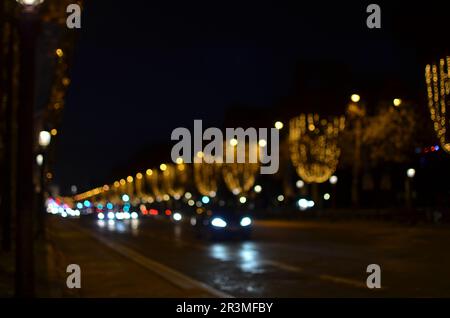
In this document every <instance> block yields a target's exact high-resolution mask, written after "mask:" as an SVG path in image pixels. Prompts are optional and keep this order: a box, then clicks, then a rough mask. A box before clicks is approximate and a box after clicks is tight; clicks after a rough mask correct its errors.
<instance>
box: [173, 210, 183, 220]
mask: <svg viewBox="0 0 450 318" xmlns="http://www.w3.org/2000/svg"><path fill="white" fill-rule="evenodd" d="M182 218H183V216H182V215H181V213H179V212H175V213H174V214H173V219H174V220H175V221H181V219H182Z"/></svg>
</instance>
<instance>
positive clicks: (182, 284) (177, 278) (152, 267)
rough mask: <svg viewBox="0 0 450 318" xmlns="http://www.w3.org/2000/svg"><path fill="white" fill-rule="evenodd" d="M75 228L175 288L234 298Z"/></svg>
mask: <svg viewBox="0 0 450 318" xmlns="http://www.w3.org/2000/svg"><path fill="white" fill-rule="evenodd" d="M73 226H74V227H76V228H77V230H79V231H81V232H84V233H86V234H88V235H90V236H91V237H93V238H95V239H96V240H97V241H99V242H101V243H103V244H104V245H106V246H108V247H109V248H111V249H112V250H114V251H116V252H117V253H119V254H121V255H123V256H125V257H127V258H129V259H131V260H132V261H134V262H135V263H138V264H139V265H141V266H143V267H145V268H146V269H148V270H149V271H151V272H154V273H156V274H158V275H159V276H161V277H163V278H165V279H166V280H168V281H169V282H170V283H172V284H174V285H175V286H178V287H179V288H182V289H185V290H192V289H197V290H203V291H205V292H207V293H208V294H210V295H212V296H214V297H220V298H234V297H233V296H231V295H229V294H227V293H224V292H222V291H220V290H217V289H215V288H213V287H211V286H209V285H207V284H205V283H202V282H200V281H197V280H195V279H193V278H190V277H188V276H186V275H184V274H182V273H180V272H178V271H176V270H174V269H172V268H170V267H167V266H165V265H163V264H161V263H158V262H156V261H154V260H151V259H149V258H147V257H145V256H143V255H142V254H139V253H138V252H136V251H134V250H132V249H130V248H128V247H126V246H124V245H122V244H119V243H115V242H113V241H111V240H109V239H108V238H105V237H103V236H101V235H98V234H96V233H93V232H92V231H89V230H85V229H82V228H80V227H78V226H75V225H73Z"/></svg>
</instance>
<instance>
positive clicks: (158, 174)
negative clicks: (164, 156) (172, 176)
mask: <svg viewBox="0 0 450 318" xmlns="http://www.w3.org/2000/svg"><path fill="white" fill-rule="evenodd" d="M161 166H162V165H161ZM160 168H163V169H161V170H162V171H158V169H154V170H153V173H152V174H151V176H149V178H148V180H149V181H150V187H151V189H152V193H153V195H154V197H155V199H156V201H158V202H160V201H162V200H165V201H167V200H166V199H167V197H168V191H167V188H166V186H165V182H164V175H163V173H164V171H166V170H167V165H165V164H164V166H162V167H160Z"/></svg>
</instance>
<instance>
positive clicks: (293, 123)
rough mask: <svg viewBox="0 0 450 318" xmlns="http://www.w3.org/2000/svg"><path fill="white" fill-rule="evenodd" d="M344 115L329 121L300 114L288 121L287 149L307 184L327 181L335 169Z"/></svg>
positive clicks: (316, 116)
mask: <svg viewBox="0 0 450 318" xmlns="http://www.w3.org/2000/svg"><path fill="white" fill-rule="evenodd" d="M344 127H345V118H344V117H343V116H341V117H335V118H332V119H331V120H327V119H324V118H322V119H321V118H320V116H319V115H318V114H302V115H300V116H298V117H295V118H293V119H291V120H290V122H289V151H290V156H291V161H292V164H293V165H294V167H295V169H296V171H297V174H298V175H299V176H300V177H301V178H302V179H303V180H304V181H305V182H307V183H322V182H325V181H327V180H328V179H329V178H330V177H331V176H332V175H333V173H334V172H335V171H336V167H337V164H338V161H339V155H340V149H339V147H338V140H337V138H338V135H339V132H341V131H342V130H343V129H344Z"/></svg>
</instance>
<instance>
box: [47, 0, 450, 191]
mask: <svg viewBox="0 0 450 318" xmlns="http://www.w3.org/2000/svg"><path fill="white" fill-rule="evenodd" d="M301 2H302V1H295V2H293V1H292V2H287V1H276V2H268V1H217V0H214V1H208V2H206V1H205V2H203V1H202V2H200V1H161V2H159V3H157V2H156V1H155V2H154V1H106V0H96V1H86V6H85V9H84V12H83V20H82V30H81V31H79V32H80V38H79V41H78V43H77V47H76V54H75V59H74V62H73V65H72V84H71V86H70V89H69V92H68V96H67V105H66V109H65V114H64V121H63V126H62V128H61V133H60V135H59V138H58V143H57V162H58V163H57V167H56V178H57V179H56V180H57V181H58V182H59V183H60V185H61V186H62V191H67V189H68V187H69V186H70V185H71V184H76V185H78V186H79V187H80V188H81V189H83V188H85V187H87V186H94V185H97V184H96V182H100V181H101V180H102V179H103V180H104V179H105V178H106V177H107V176H108V175H109V174H110V172H111V169H112V168H113V167H115V166H117V165H121V164H122V165H123V164H124V163H126V162H127V160H128V159H129V158H130V157H132V156H133V155H134V154H135V153H136V152H137V151H139V150H140V149H142V148H143V147H145V146H146V145H149V144H151V143H154V142H167V143H169V142H170V133H171V131H172V130H173V129H174V128H176V127H179V126H190V125H192V121H193V119H203V120H204V121H206V122H207V123H209V124H211V125H220V123H221V120H222V118H223V114H224V111H225V109H226V108H227V107H229V106H230V105H232V104H235V103H239V104H245V105H251V106H253V107H255V109H256V110H257V109H264V108H266V107H273V106H274V105H276V104H277V103H278V102H279V101H280V100H281V99H282V98H285V97H288V96H291V95H293V94H295V90H296V83H295V78H296V76H297V73H296V72H297V65H299V63H303V64H305V63H306V64H308V63H318V62H321V61H328V62H330V61H331V62H333V63H337V64H342V65H344V66H345V67H347V68H349V69H350V71H351V73H352V81H353V82H352V83H346V84H345V85H343V83H336V85H338V87H339V86H340V85H343V86H342V87H344V86H345V87H349V85H350V86H351V85H354V86H351V87H361V86H364V85H365V86H367V85H370V83H373V81H378V82H382V81H383V80H384V79H387V78H396V79H398V80H399V81H402V82H403V84H404V85H405V86H407V87H409V91H410V92H412V93H413V94H414V92H417V91H420V90H421V89H423V87H422V86H421V85H422V82H421V81H422V73H423V66H424V65H423V63H425V61H427V59H429V58H433V59H435V58H436V57H437V56H440V55H439V54H443V53H442V52H443V50H444V51H445V47H444V46H445V45H447V44H443V43H441V41H442V40H441V38H440V36H439V33H436V32H434V33H431V31H435V30H439V23H440V25H442V26H443V27H444V28H445V29H446V30H447V31H448V29H449V28H448V22H447V25H445V21H448V17H445V14H444V12H448V11H446V10H438V8H439V6H438V5H437V4H436V5H434V6H432V7H427V8H424V7H417V6H416V5H413V4H411V3H410V4H409V5H405V4H401V3H398V4H395V5H393V4H392V2H390V3H391V4H385V5H383V4H382V3H381V2H377V3H379V4H380V5H381V8H382V29H381V30H369V29H367V28H366V26H365V20H366V16H367V14H366V13H365V8H366V6H367V5H368V4H369V3H370V2H360V3H357V2H355V3H352V4H350V3H347V4H344V2H343V1H339V2H336V3H332V2H330V3H327V2H325V3H323V2H322V1H317V4H308V5H307V4H302V3H301ZM294 3H296V4H294ZM438 12H440V14H441V15H443V17H445V20H442V21H444V22H442V21H440V22H438V23H431V21H432V20H431V18H430V17H431V13H438ZM424 28H425V29H424ZM438 32H439V31H438ZM430 35H431V37H432V38H431V39H430V38H429V36H430ZM433 38H434V39H436V40H438V39H439V41H434V42H433ZM447 39H448V36H447ZM430 43H433V45H432V46H433V47H432V48H431V49H430V48H429V46H430ZM447 48H448V45H447ZM328 62H327V63H328ZM304 76H306V77H307V76H308V74H304ZM351 93H352V92H348V94H351ZM416 95H417V94H416ZM299 109H301V108H299ZM99 180H100V181H99ZM110 181H113V180H110Z"/></svg>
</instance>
